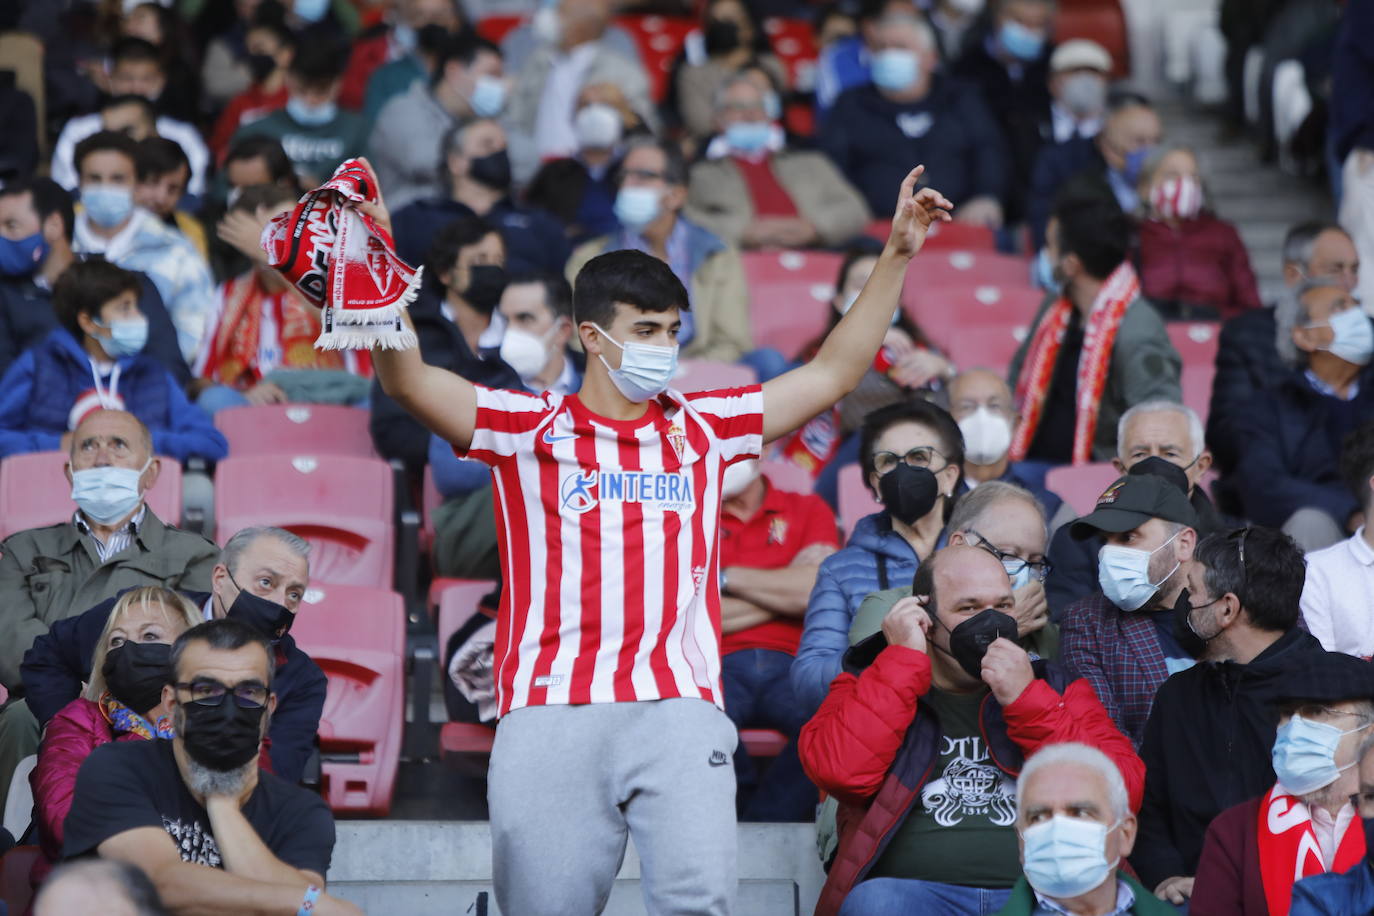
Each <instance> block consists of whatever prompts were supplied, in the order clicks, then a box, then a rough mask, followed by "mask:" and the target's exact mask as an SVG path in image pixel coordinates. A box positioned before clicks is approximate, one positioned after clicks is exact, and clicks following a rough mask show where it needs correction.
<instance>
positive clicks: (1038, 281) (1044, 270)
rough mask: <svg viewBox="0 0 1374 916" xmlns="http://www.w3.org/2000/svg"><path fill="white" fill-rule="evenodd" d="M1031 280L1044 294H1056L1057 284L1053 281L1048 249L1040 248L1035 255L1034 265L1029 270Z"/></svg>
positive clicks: (1052, 269) (1052, 267)
mask: <svg viewBox="0 0 1374 916" xmlns="http://www.w3.org/2000/svg"><path fill="white" fill-rule="evenodd" d="M1031 274H1032V276H1031V280H1032V282H1033V283H1035V285H1036V286H1038V287H1040V288H1041V289H1043V290H1045V291H1046V292H1052V293H1053V292H1058V291H1059V284H1058V283H1056V282H1055V279H1054V264H1052V263H1051V262H1050V252H1049V249H1048V248H1041V249H1040V250H1039V251H1038V252H1036V254H1035V264H1034V266H1033V267H1032V268H1031Z"/></svg>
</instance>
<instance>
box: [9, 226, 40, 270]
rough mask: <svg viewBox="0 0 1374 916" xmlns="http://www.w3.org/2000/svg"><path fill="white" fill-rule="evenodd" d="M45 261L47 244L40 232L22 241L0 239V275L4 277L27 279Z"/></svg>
mask: <svg viewBox="0 0 1374 916" xmlns="http://www.w3.org/2000/svg"><path fill="white" fill-rule="evenodd" d="M47 259H48V243H47V242H45V241H44V240H43V233H41V232H35V233H34V234H33V235H31V236H29V237H28V238H24V239H6V238H0V274H3V275H5V276H6V277H27V276H28V275H29V274H31V273H33V272H34V271H35V270H37V269H38V268H40V267H42V266H43V262H44V261H46V260H47Z"/></svg>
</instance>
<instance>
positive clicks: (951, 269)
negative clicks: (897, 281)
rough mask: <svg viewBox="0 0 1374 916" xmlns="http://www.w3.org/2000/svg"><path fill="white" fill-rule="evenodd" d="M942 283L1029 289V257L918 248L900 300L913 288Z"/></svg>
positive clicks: (979, 251)
mask: <svg viewBox="0 0 1374 916" xmlns="http://www.w3.org/2000/svg"><path fill="white" fill-rule="evenodd" d="M945 286H950V287H964V286H1000V287H1006V288H1012V289H1017V288H1020V289H1032V288H1033V287H1032V286H1031V262H1030V258H1025V257H1022V256H1020V255H1014V254H1001V253H999V252H996V251H983V250H978V249H974V248H966V247H960V248H935V249H933V250H931V251H922V252H921V253H920V254H918V255H916V257H915V259H914V260H913V261H912V262H911V269H910V270H908V271H907V272H906V288H905V289H904V291H903V292H904V294H905V295H904V301H905V298H906V297H909V296H910V295H911V293H912V292H913V291H919V290H922V289H940V288H941V287H945Z"/></svg>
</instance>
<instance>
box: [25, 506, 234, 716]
mask: <svg viewBox="0 0 1374 916" xmlns="http://www.w3.org/2000/svg"><path fill="white" fill-rule="evenodd" d="M218 560H219V548H218V547H216V546H215V545H214V544H212V543H210V542H209V541H207V540H206V539H205V538H203V537H201V536H200V535H198V534H192V533H191V532H189V531H181V530H178V529H177V528H173V527H171V526H168V525H165V524H163V522H162V520H161V519H159V518H158V517H157V516H156V515H154V514H153V511H152V510H151V509H149V510H148V511H147V513H146V514H145V515H144V517H143V523H142V525H140V526H139V531H138V534H137V535H135V536H134V540H133V544H132V545H130V546H129V547H128V548H127V549H126V550H124V551H122V552H121V553H118V554H116V555H115V556H113V557H111V558H110V559H109V560H108V561H107V562H106V563H104V564H103V565H102V564H101V563H100V557H99V554H97V553H96V549H95V542H94V540H92V538H91V536H90V535H88V534H81V533H80V532H79V531H77V530H76V526H75V525H73V524H72V523H71V522H64V523H62V524H60V525H49V526H48V527H46V528H30V529H29V530H27V531H19V532H16V533H14V534H12V535H10V536H9V537H7V538H6V539H5V540H4V542H3V543H0V608H3V610H4V612H3V613H0V683H3V684H4V685H5V687H6V688H8V689H9V690H10V691H11V692H13V691H14V690H15V689H16V688H17V687H19V686H21V684H20V678H19V663H20V662H21V661H23V659H24V653H25V652H27V651H28V649H29V646H31V645H32V644H33V641H34V639H35V638H37V637H39V636H41V635H43V634H44V633H46V632H48V627H49V626H51V625H52V624H53V623H55V622H56V621H58V620H62V619H63V618H66V617H75V616H76V615H77V614H80V613H82V612H83V611H87V610H90V609H91V608H93V607H95V606H96V605H97V604H99V603H100V602H102V601H104V600H106V599H107V598H113V597H114V596H115V595H116V594H118V593H119V592H121V591H123V590H124V589H126V588H132V587H134V586H138V585H161V586H165V587H167V588H172V589H178V590H183V591H197V592H208V591H210V571H211V570H213V569H214V568H215V563H216V562H218Z"/></svg>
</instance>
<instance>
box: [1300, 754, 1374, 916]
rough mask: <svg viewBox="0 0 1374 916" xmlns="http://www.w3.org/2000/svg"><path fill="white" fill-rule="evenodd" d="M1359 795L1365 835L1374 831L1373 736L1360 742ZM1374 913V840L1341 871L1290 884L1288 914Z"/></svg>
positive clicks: (1333, 915) (1349, 915)
mask: <svg viewBox="0 0 1374 916" xmlns="http://www.w3.org/2000/svg"><path fill="white" fill-rule="evenodd" d="M1356 759H1357V760H1358V761H1359V774H1360V782H1359V794H1358V795H1356V796H1355V807H1356V813H1357V814H1358V815H1359V817H1360V820H1361V822H1362V826H1363V827H1364V829H1365V836H1366V837H1368V836H1369V831H1370V830H1374V738H1370V737H1366V738H1365V739H1364V741H1362V742H1361V743H1360V750H1359V753H1358V755H1357V757H1356ZM1369 912H1374V843H1371V842H1369V841H1368V840H1367V839H1366V841H1365V854H1364V858H1363V859H1362V860H1361V861H1360V862H1359V863H1358V864H1356V866H1355V867H1354V868H1351V869H1349V870H1348V871H1345V872H1343V873H1334V872H1328V873H1326V874H1321V875H1314V876H1312V877H1310V878H1303V879H1302V880H1301V881H1299V882H1298V883H1297V884H1295V885H1293V908H1292V909H1291V910H1289V916H1364V914H1366V913H1369Z"/></svg>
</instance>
